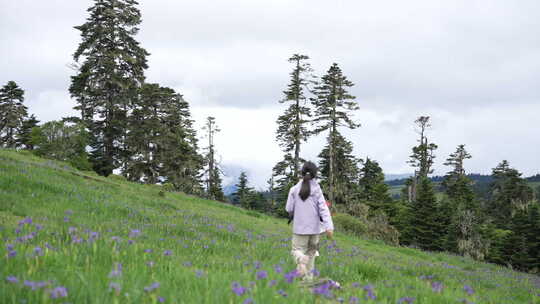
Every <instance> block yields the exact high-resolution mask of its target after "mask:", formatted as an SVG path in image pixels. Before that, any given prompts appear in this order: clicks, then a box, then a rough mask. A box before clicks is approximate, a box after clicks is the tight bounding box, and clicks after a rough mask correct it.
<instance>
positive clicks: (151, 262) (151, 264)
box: [146, 261, 156, 267]
mask: <svg viewBox="0 0 540 304" xmlns="http://www.w3.org/2000/svg"><path fill="white" fill-rule="evenodd" d="M155 264H156V263H154V261H148V262H146V265H148V266H149V267H154V265H155Z"/></svg>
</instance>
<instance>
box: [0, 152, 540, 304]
mask: <svg viewBox="0 0 540 304" xmlns="http://www.w3.org/2000/svg"><path fill="white" fill-rule="evenodd" d="M159 192H160V188H159V187H158V186H148V185H139V184H133V183H128V182H125V181H123V180H122V179H121V178H119V177H112V178H102V177H97V176H95V175H92V174H88V173H82V172H78V171H76V170H74V169H72V168H70V167H68V166H67V165H65V164H62V163H58V162H54V161H49V160H43V159H39V158H36V157H33V156H31V155H30V154H28V153H18V152H13V151H6V150H0V237H1V238H2V246H1V247H0V259H1V262H0V276H1V281H0V303H65V302H69V303H159V302H162V301H163V302H164V303H250V300H252V301H253V302H254V303H326V302H337V301H340V300H343V301H344V302H345V303H366V302H367V303H370V302H372V303H471V302H474V303H540V286H539V285H538V281H539V279H538V277H535V276H532V275H527V274H524V273H519V272H513V271H511V270H508V269H505V268H502V267H499V266H495V265H490V264H484V263H479V262H475V261H472V260H470V259H465V258H462V257H458V256H452V255H446V254H441V253H425V252H422V251H419V250H414V249H409V248H395V247H389V246H385V245H383V244H382V243H379V242H374V241H367V240H360V239H355V238H353V237H349V236H346V235H342V234H340V233H339V232H337V233H336V240H335V242H330V241H327V240H324V241H323V243H322V244H321V257H320V258H319V259H318V260H317V268H318V270H319V271H320V273H321V276H324V277H331V278H332V279H334V280H337V281H339V282H340V283H341V285H342V288H341V289H332V290H317V291H316V292H315V293H314V292H313V291H312V290H307V289H305V288H302V287H300V286H299V285H298V283H297V282H296V281H295V280H294V278H293V277H291V276H290V275H289V273H290V272H291V271H292V270H293V269H294V265H293V263H292V260H291V258H290V256H289V250H290V226H287V225H286V222H285V221H284V220H281V219H275V218H272V217H268V216H265V215H261V214H259V213H255V212H250V211H246V210H242V209H239V208H236V207H232V206H229V205H225V204H222V203H217V202H212V201H207V200H204V199H199V198H196V197H191V196H187V195H183V194H180V193H166V194H165V197H162V196H160V194H159ZM289 280H292V282H290V283H289ZM317 292H318V293H322V294H317ZM413 299H414V300H413ZM356 300H358V302H356Z"/></svg>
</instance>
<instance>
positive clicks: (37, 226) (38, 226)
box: [34, 224, 43, 231]
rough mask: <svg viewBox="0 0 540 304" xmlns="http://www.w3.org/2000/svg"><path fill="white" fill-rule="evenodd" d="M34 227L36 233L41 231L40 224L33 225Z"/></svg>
mask: <svg viewBox="0 0 540 304" xmlns="http://www.w3.org/2000/svg"><path fill="white" fill-rule="evenodd" d="M34 226H35V227H36V230H37V231H40V230H41V229H43V226H42V225H40V224H35V225H34Z"/></svg>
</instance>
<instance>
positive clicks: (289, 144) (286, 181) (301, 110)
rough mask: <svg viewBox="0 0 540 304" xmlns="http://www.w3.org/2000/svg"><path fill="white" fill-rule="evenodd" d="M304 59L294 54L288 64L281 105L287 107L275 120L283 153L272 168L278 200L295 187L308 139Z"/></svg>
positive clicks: (308, 75)
mask: <svg viewBox="0 0 540 304" xmlns="http://www.w3.org/2000/svg"><path fill="white" fill-rule="evenodd" d="M308 59H309V57H308V56H306V55H300V54H294V55H293V56H292V57H291V58H289V62H290V63H292V64H294V68H293V71H292V72H291V73H290V76H291V80H290V83H289V84H288V86H287V89H286V90H285V91H284V92H283V94H284V95H285V96H284V98H283V99H282V100H280V103H288V104H289V106H288V107H287V109H286V110H285V112H284V113H283V114H282V115H280V116H279V117H278V119H277V125H278V128H277V130H276V140H277V142H278V144H279V146H280V148H281V149H282V151H283V153H284V156H283V159H282V160H281V161H280V162H278V163H277V164H276V165H275V166H274V168H273V170H272V171H273V176H275V177H276V181H277V187H276V188H277V189H276V191H277V192H278V193H279V195H278V196H279V198H280V199H284V198H286V197H287V194H288V191H289V188H290V187H291V186H292V185H294V184H295V183H296V182H297V181H298V178H299V177H300V174H299V170H300V169H299V168H300V162H301V161H303V159H301V158H300V149H301V145H302V143H303V142H305V141H306V140H307V138H308V136H309V130H308V129H307V124H308V123H309V117H310V116H311V112H310V109H309V107H307V106H306V99H307V97H306V93H308V92H310V89H309V84H310V83H311V82H312V79H313V77H314V76H313V75H312V72H313V70H312V68H311V66H310V64H309V63H308V62H306V61H307V60H308Z"/></svg>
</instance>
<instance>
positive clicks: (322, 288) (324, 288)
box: [312, 282, 332, 298]
mask: <svg viewBox="0 0 540 304" xmlns="http://www.w3.org/2000/svg"><path fill="white" fill-rule="evenodd" d="M330 286H331V285H330V282H325V283H324V284H321V285H319V286H317V287H315V288H313V290H312V291H313V293H314V294H318V295H323V296H325V297H327V298H330V297H332V292H331V291H330Z"/></svg>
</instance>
